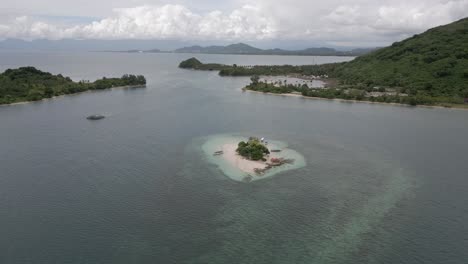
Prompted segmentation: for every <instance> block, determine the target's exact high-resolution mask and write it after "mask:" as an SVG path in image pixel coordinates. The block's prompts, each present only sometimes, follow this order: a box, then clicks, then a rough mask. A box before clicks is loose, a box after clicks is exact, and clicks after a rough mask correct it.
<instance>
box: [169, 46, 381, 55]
mask: <svg viewBox="0 0 468 264" xmlns="http://www.w3.org/2000/svg"><path fill="white" fill-rule="evenodd" d="M373 50H375V48H372V49H353V50H350V51H338V50H335V49H332V48H324V47H321V48H308V49H303V50H284V49H259V48H255V47H252V46H249V45H247V44H244V43H237V44H231V45H227V46H208V47H201V46H191V47H184V48H180V49H176V50H174V52H176V53H202V54H247V55H315V56H359V55H363V54H366V53H369V52H371V51H373Z"/></svg>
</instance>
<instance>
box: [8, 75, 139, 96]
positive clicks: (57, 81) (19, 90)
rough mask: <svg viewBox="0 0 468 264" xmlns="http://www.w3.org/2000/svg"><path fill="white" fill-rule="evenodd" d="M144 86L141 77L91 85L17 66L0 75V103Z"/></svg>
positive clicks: (109, 79) (107, 79)
mask: <svg viewBox="0 0 468 264" xmlns="http://www.w3.org/2000/svg"><path fill="white" fill-rule="evenodd" d="M145 84H146V79H145V77H144V76H142V75H138V76H136V75H128V74H125V75H124V76H122V77H121V78H105V77H104V78H102V79H99V80H96V81H94V82H89V81H80V82H74V81H72V80H71V79H70V78H69V77H64V76H62V75H61V74H58V75H53V74H51V73H48V72H43V71H40V70H38V69H36V68H34V67H21V68H18V69H8V70H6V71H5V72H3V73H1V74H0V104H10V103H16V102H24V101H36V100H40V99H43V98H50V97H53V96H58V95H63V94H72V93H78V92H84V91H87V90H98V89H106V88H112V87H118V86H137V85H145Z"/></svg>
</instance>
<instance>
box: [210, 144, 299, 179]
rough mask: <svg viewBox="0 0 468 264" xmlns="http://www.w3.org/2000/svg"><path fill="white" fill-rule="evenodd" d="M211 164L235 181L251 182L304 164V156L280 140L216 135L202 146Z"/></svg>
mask: <svg viewBox="0 0 468 264" xmlns="http://www.w3.org/2000/svg"><path fill="white" fill-rule="evenodd" d="M202 149H203V152H204V153H205V156H206V158H207V159H208V161H209V162H210V163H213V164H215V165H217V166H218V167H219V168H220V169H221V171H222V172H223V173H224V174H225V175H227V176H228V177H229V178H231V179H233V180H235V181H241V182H251V181H256V180H260V179H264V178H268V177H271V176H273V175H275V174H277V173H279V172H283V171H287V170H292V169H297V168H301V167H304V166H305V159H304V157H303V156H302V155H301V154H299V153H298V152H296V151H295V150H292V149H290V148H288V147H287V144H286V143H284V142H281V141H267V140H266V139H264V138H257V137H249V138H245V137H240V136H232V135H216V136H212V137H209V138H208V140H206V142H205V144H203V146H202Z"/></svg>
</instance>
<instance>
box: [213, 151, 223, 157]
mask: <svg viewBox="0 0 468 264" xmlns="http://www.w3.org/2000/svg"><path fill="white" fill-rule="evenodd" d="M223 153H224V152H223V151H222V150H219V151H215V153H213V156H219V155H222V154H223Z"/></svg>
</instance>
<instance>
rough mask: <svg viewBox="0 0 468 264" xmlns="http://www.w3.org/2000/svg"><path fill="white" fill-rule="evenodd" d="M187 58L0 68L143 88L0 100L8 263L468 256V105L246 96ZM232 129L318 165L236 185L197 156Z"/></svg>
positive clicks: (246, 61) (1, 236)
mask: <svg viewBox="0 0 468 264" xmlns="http://www.w3.org/2000/svg"><path fill="white" fill-rule="evenodd" d="M189 57H191V55H188V54H119V53H91V52H90V53H8V52H2V53H0V70H1V71H3V70H5V69H7V68H11V67H18V66H25V65H32V66H36V67H39V68H40V69H42V70H45V71H50V72H53V73H56V74H58V73H62V74H63V75H67V76H70V77H71V78H73V79H74V80H81V79H86V80H94V79H96V78H100V77H102V76H120V75H122V74H124V73H135V74H144V75H145V76H146V77H147V79H148V85H147V88H142V89H141V88H140V89H113V90H107V91H99V92H90V93H83V94H79V95H72V96H65V97H60V98H56V99H53V100H48V101H43V102H36V103H29V104H21V105H14V106H3V107H0V263H5V264H20V263H21V264H22V263H34V264H36V263H40V264H42V263H44V264H46V263H47V264H51V263H60V264H67V263H70V264H75V263H76V264H82V263H90V264H94V263H125V264H128V263H158V264H159V263H161V264H166V263H167V264H170V263H176V264H183V263H200V264H201V263H203V264H205V263H213V264H215V263H225V264H228V263H233V264H240V263H243V264H244V263H252V264H257V263H258V264H262V263H268V264H275V263H444V264H449V263H460V264H461V263H467V261H468V250H467V249H468V224H467V223H468V157H467V154H466V153H467V151H468V140H467V135H468V111H463V110H455V109H426V108H413V107H398V106H388V105H371V104H364V103H344V102H336V101H324V100H311V99H302V98H292V97H282V96H269V95H263V94H256V93H248V92H244V93H243V92H241V90H240V88H241V87H243V86H244V85H245V84H247V83H248V82H249V80H248V78H243V77H240V78H229V77H226V78H221V77H219V76H218V75H217V74H216V72H198V71H190V70H181V69H178V68H177V65H178V63H179V62H180V61H181V60H183V59H187V58H189ZM198 57H199V58H200V59H201V60H203V61H206V62H222V63H229V64H232V63H236V64H238V65H252V64H310V63H324V62H334V61H340V60H346V59H350V58H339V57H285V56H225V55H223V56H221V55H200V56H198ZM91 114H104V115H106V116H107V118H106V119H104V120H101V121H97V122H91V121H88V120H86V119H85V117H86V116H88V115H91ZM229 133H235V134H243V135H246V136H249V135H258V136H265V137H267V138H271V139H275V140H280V141H285V142H287V143H289V146H290V147H291V148H293V149H295V150H297V151H298V152H300V153H302V154H303V155H304V156H305V157H306V161H307V166H306V167H304V168H302V169H299V170H295V171H289V172H285V173H282V174H278V175H276V176H275V177H273V178H269V179H266V180H263V181H257V182H253V183H250V184H244V183H239V182H234V181H232V180H230V179H229V178H227V177H225V176H224V175H223V174H222V173H221V172H220V171H219V170H218V169H217V168H216V167H213V165H210V164H209V163H207V162H206V160H205V158H204V156H203V154H202V152H201V150H200V146H201V144H202V143H203V142H204V140H205V138H206V137H208V136H212V135H216V134H229Z"/></svg>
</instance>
